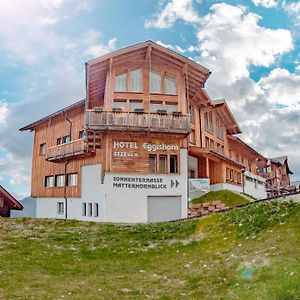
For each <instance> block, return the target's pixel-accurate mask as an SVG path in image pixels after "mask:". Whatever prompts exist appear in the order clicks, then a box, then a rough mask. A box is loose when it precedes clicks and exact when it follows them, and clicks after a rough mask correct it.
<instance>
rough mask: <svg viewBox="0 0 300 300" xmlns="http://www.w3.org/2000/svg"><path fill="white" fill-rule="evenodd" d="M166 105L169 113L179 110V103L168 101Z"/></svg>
mask: <svg viewBox="0 0 300 300" xmlns="http://www.w3.org/2000/svg"><path fill="white" fill-rule="evenodd" d="M165 107H166V110H167V112H168V113H172V112H175V111H178V108H177V104H174V103H168V102H167V103H166V106H165Z"/></svg>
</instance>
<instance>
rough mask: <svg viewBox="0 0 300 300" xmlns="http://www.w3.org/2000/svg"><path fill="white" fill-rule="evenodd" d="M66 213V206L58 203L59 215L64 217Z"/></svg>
mask: <svg viewBox="0 0 300 300" xmlns="http://www.w3.org/2000/svg"><path fill="white" fill-rule="evenodd" d="M64 212H65V206H64V203H63V202H57V214H59V215H63V214H64Z"/></svg>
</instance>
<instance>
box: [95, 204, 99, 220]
mask: <svg viewBox="0 0 300 300" xmlns="http://www.w3.org/2000/svg"><path fill="white" fill-rule="evenodd" d="M94 217H99V204H98V203H94Z"/></svg>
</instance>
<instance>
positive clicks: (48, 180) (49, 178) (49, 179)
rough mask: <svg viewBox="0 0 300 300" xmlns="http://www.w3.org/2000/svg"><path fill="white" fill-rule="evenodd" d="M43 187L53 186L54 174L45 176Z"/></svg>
mask: <svg viewBox="0 0 300 300" xmlns="http://www.w3.org/2000/svg"><path fill="white" fill-rule="evenodd" d="M45 187H54V176H46V177H45Z"/></svg>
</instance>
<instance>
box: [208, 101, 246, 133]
mask: <svg viewBox="0 0 300 300" xmlns="http://www.w3.org/2000/svg"><path fill="white" fill-rule="evenodd" d="M213 103H214V106H215V108H216V109H217V111H218V113H219V115H220V117H221V118H222V120H223V122H224V124H225V127H226V130H227V133H228V134H239V133H242V131H241V128H240V127H239V124H238V123H237V121H236V119H235V117H234V116H233V114H232V112H231V110H230V108H229V106H228V105H227V103H226V101H225V99H220V100H214V101H213Z"/></svg>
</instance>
